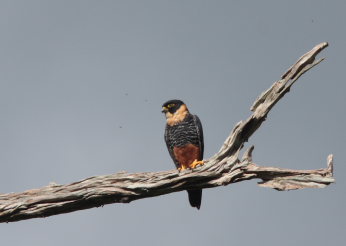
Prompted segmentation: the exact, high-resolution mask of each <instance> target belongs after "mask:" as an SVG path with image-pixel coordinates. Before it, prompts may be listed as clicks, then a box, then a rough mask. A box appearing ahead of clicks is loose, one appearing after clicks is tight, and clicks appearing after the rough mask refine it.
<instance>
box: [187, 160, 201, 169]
mask: <svg viewBox="0 0 346 246" xmlns="http://www.w3.org/2000/svg"><path fill="white" fill-rule="evenodd" d="M203 164H204V161H197V159H196V160H194V161H193V162H192V163H191V164H190V168H195V167H196V166H198V165H203Z"/></svg>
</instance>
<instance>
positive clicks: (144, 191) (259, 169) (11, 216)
mask: <svg viewBox="0 0 346 246" xmlns="http://www.w3.org/2000/svg"><path fill="white" fill-rule="evenodd" d="M327 46H328V44H327V43H321V44H319V45H317V46H315V47H314V48H313V49H312V50H311V51H309V52H307V53H306V54H305V55H303V56H302V57H301V58H300V59H298V61H297V62H296V63H295V64H294V65H292V66H291V67H290V68H289V69H288V71H287V72H286V73H285V74H284V75H283V76H282V77H281V79H280V80H278V81H276V82H275V83H274V84H273V85H272V86H271V87H270V88H269V89H268V90H267V91H265V92H264V93H262V95H260V96H259V98H258V99H257V100H256V101H255V102H254V104H253V106H252V107H251V111H252V112H253V113H252V115H251V116H250V117H249V118H248V119H247V120H245V121H241V122H239V123H238V124H236V126H235V127H234V129H233V130H232V132H231V134H230V136H229V137H228V138H227V139H226V141H225V143H224V144H223V146H222V147H221V149H220V151H219V152H218V153H216V154H215V155H214V156H213V157H211V158H210V159H208V160H206V161H205V165H204V166H201V167H198V168H196V169H193V170H186V171H183V172H180V173H179V172H178V171H177V170H171V171H164V172H147V173H126V172H123V173H116V174H112V175H105V176H95V177H90V178H87V179H84V180H82V181H78V182H75V183H72V184H67V185H57V184H51V185H49V186H46V187H43V188H40V189H33V190H28V191H25V192H22V193H10V194H0V222H12V221H19V220H25V219H30V218H38V217H46V216H51V215H56V214H61V213H68V212H72V211H76V210H82V209H87V208H92V207H98V206H102V205H105V204H110V203H128V202H131V201H134V200H137V199H142V198H147V197H153V196H159V195H164V194H168V193H172V192H178V191H182V190H186V189H192V188H212V187H216V186H221V185H228V184H231V183H235V182H240V181H244V180H250V179H261V180H262V181H261V182H260V183H259V185H260V186H264V187H270V188H274V189H277V190H293V189H303V188H307V187H309V188H323V187H325V186H327V185H329V184H331V183H333V182H334V178H333V157H332V155H329V156H328V160H327V163H328V166H327V168H325V169H317V170H290V169H282V168H276V167H263V166H258V165H256V164H255V163H254V162H253V161H252V151H253V148H254V147H253V146H252V147H250V148H249V149H248V150H247V151H246V152H245V153H244V155H243V157H242V158H241V159H239V151H240V150H241V149H242V147H243V145H244V143H245V142H247V141H248V139H249V137H250V136H251V135H252V134H253V133H254V132H255V131H256V130H257V129H258V128H259V127H260V126H261V124H262V123H263V121H265V119H266V117H267V114H268V112H269V111H270V109H271V108H272V107H273V106H274V105H275V104H276V103H277V102H278V101H279V100H280V99H281V98H282V97H283V96H284V95H285V94H286V93H287V92H288V91H289V90H290V88H291V86H292V85H293V84H294V82H296V81H297V79H298V78H299V77H300V76H301V75H302V74H304V73H305V72H306V71H308V70H309V69H311V68H312V67H314V66H315V65H317V64H319V63H320V62H321V61H322V60H323V59H319V60H315V57H316V56H317V55H318V54H319V53H320V52H321V51H322V50H323V49H324V48H326V47H327Z"/></svg>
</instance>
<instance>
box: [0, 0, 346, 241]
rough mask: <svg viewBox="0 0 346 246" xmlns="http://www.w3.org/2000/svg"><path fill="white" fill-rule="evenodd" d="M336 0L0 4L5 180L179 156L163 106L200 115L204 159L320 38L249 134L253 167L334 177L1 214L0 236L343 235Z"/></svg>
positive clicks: (38, 183)
mask: <svg viewBox="0 0 346 246" xmlns="http://www.w3.org/2000/svg"><path fill="white" fill-rule="evenodd" d="M345 10H346V2H345V1H322V0H320V1H203V0H198V1H197V0H195V1H164V0H161V1H71V0H69V1H62V0H61V1H35V0H33V1H0V35H1V38H0V166H1V172H0V192H1V193H9V192H20V191H24V190H28V189H32V188H38V187H42V186H45V185H48V183H49V182H52V181H54V182H56V183H59V184H66V183H70V182H74V181H78V180H81V179H84V178H87V177H89V176H94V175H102V174H111V173H115V172H118V171H121V170H126V171H129V172H143V171H162V170H167V169H173V168H174V164H173V162H172V161H171V159H170V157H169V154H168V152H167V150H166V146H165V144H164V140H163V134H164V126H165V119H164V116H163V115H162V114H161V112H160V110H161V105H162V103H163V102H165V101H166V100H168V99H173V98H178V99H182V100H184V101H185V102H186V104H187V105H188V107H189V109H190V111H191V112H192V113H195V114H198V115H199V117H200V119H201V120H202V123H203V127H204V134H205V158H208V157H210V156H211V155H213V154H214V153H215V152H216V151H217V150H218V149H219V148H220V146H221V145H222V143H223V141H224V139H225V138H226V137H227V136H228V134H229V133H230V131H231V129H232V128H233V126H234V125H235V124H236V123H237V122H238V121H240V120H243V119H246V118H247V117H248V116H249V115H250V110H249V108H250V106H251V105H252V103H253V101H254V100H255V99H256V97H257V96H258V95H259V94H260V93H261V92H262V91H264V90H266V89H267V88H269V87H270V85H271V84H272V83H273V82H274V81H275V80H277V79H279V78H280V76H281V75H282V74H283V73H284V72H285V71H286V70H287V68H288V67H289V66H290V65H291V64H293V63H294V62H295V61H296V60H297V58H299V57H300V56H301V55H303V54H304V53H305V52H307V51H308V50H310V49H311V48H313V47H314V46H315V45H316V44H318V43H320V42H323V41H328V42H329V44H330V47H328V48H327V49H326V50H325V51H324V52H323V53H322V56H324V57H326V58H327V59H326V60H325V61H324V62H322V63H321V64H320V65H318V66H317V67H315V68H313V69H312V70H310V71H309V72H308V73H306V74H305V75H304V76H303V77H301V78H300V79H299V80H298V82H297V84H295V85H294V86H293V88H292V90H291V92H290V93H288V94H287V95H286V96H285V97H284V98H283V99H282V100H281V101H280V102H279V103H278V104H277V105H276V106H275V108H274V109H273V110H272V111H271V113H270V114H269V116H268V119H267V121H266V122H265V124H264V125H262V127H261V128H260V129H259V130H258V131H257V132H256V133H255V134H254V136H253V137H251V138H250V140H249V144H248V145H247V146H246V147H248V146H249V145H250V144H251V145H252V144H254V145H255V151H254V153H253V155H254V156H253V157H254V161H255V162H256V163H258V164H259V165H268V166H278V167H286V168H297V169H317V168H324V167H325V166H326V158H327V156H328V154H330V153H333V154H334V155H335V177H336V180H337V181H336V183H335V184H333V185H331V186H330V187H327V188H325V189H306V190H300V191H290V192H278V191H275V190H271V189H266V188H260V187H258V186H257V185H256V181H248V182H241V183H238V184H234V185H229V186H226V187H220V188H214V189H208V190H204V193H203V201H202V207H201V210H200V211H197V210H196V209H193V208H191V207H190V205H189V203H188V199H187V194H186V192H180V193H174V194H169V195H165V196H160V197H155V198H150V199H143V200H139V201H135V202H132V203H130V204H112V205H107V206H104V207H102V208H94V209H89V210H84V211H78V212H74V213H70V214H64V215H58V216H52V217H48V218H44V219H31V220H27V221H21V222H15V223H8V224H0V238H1V239H0V244H1V245H36V246H41V245H42V246H43V245H44V246H47V245H169V246H170V245H174V246H176V245H200V246H203V245H264V244H265V245H268V246H271V245H281V246H286V245H287V246H288V245H289V246H291V245H314V246H318V245H329V244H333V245H334V246H336V245H344V242H345V240H346V216H345V207H346V198H345V188H346V177H345V173H346V168H345V163H346V157H345V141H346V134H345V124H346V117H345V106H346V97H345V90H346V87H345V65H346V51H345V45H346V32H345V31H346V28H345V25H346V17H345Z"/></svg>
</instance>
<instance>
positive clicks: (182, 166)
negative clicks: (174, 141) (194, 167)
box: [178, 165, 186, 172]
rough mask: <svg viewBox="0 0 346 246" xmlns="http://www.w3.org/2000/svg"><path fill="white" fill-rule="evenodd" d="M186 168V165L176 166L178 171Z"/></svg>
mask: <svg viewBox="0 0 346 246" xmlns="http://www.w3.org/2000/svg"><path fill="white" fill-rule="evenodd" d="M185 169H186V167H185V166H184V165H181V166H180V167H179V168H178V171H179V172H180V171H183V170H185Z"/></svg>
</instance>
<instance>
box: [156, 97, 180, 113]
mask: <svg viewBox="0 0 346 246" xmlns="http://www.w3.org/2000/svg"><path fill="white" fill-rule="evenodd" d="M181 105H185V104H184V102H183V101H181V100H177V99H174V100H169V101H167V102H165V103H164V104H163V105H162V113H167V112H169V113H171V114H174V113H175V112H176V111H177V110H178V109H179V108H180V107H181Z"/></svg>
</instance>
